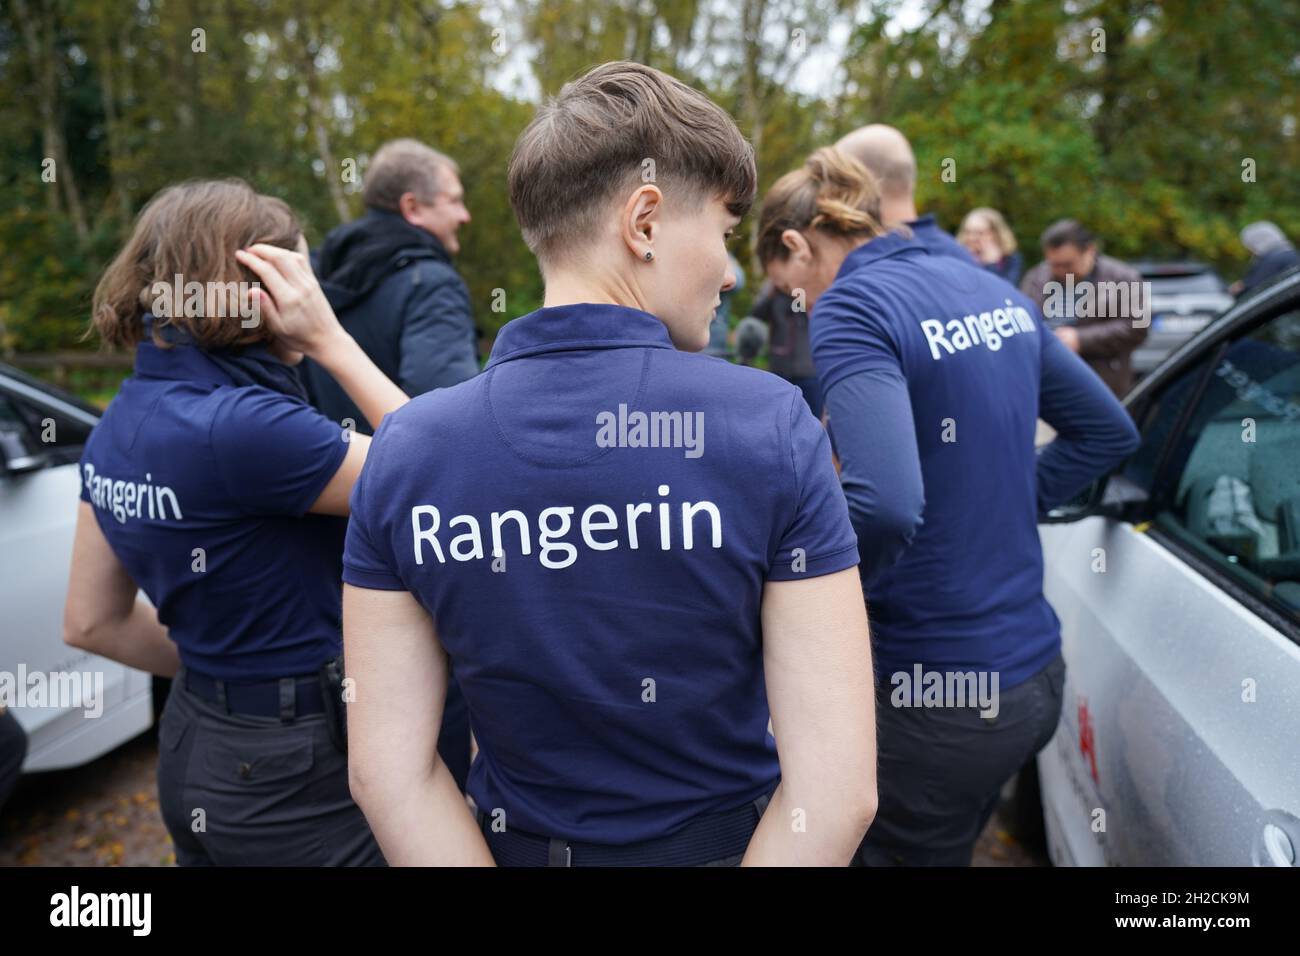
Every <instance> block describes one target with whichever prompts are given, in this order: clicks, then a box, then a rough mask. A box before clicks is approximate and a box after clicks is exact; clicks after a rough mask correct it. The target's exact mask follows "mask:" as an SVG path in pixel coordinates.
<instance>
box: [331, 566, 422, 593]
mask: <svg viewBox="0 0 1300 956" xmlns="http://www.w3.org/2000/svg"><path fill="white" fill-rule="evenodd" d="M343 583H344V584H351V585H352V586H353V587H358V588H369V589H370V590H372V591H405V590H407V587H406V584H405V582H404V581H402V579H401V578H399V577H396V576H395V575H393V574H390V573H389V572H387V571H374V570H371V569H370V568H359V567H357V566H356V565H355V564H348V563H347V562H346V561H345V562H344V563H343Z"/></svg>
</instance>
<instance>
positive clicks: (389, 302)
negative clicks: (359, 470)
mask: <svg viewBox="0 0 1300 956" xmlns="http://www.w3.org/2000/svg"><path fill="white" fill-rule="evenodd" d="M312 265H313V267H314V268H315V269H316V274H317V276H318V278H319V279H320V282H321V288H322V289H323V290H324V291H325V295H326V297H327V298H328V299H329V301H330V305H331V306H333V308H334V312H335V314H336V315H337V316H338V318H339V322H340V323H341V324H342V325H343V328H344V329H346V330H347V331H348V333H349V334H350V335H351V336H352V337H353V338H354V339H356V341H357V344H359V345H360V346H361V348H362V350H363V351H364V352H365V353H366V354H367V355H369V356H370V358H371V360H372V361H373V362H374V363H375V364H376V365H377V366H379V368H380V370H381V371H383V373H384V374H385V375H387V376H388V377H389V378H391V379H392V380H393V381H394V382H396V383H397V384H398V386H400V387H401V389H402V391H404V392H406V394H408V395H411V396H415V395H419V394H422V393H423V392H429V391H432V390H433V389H435V388H447V387H449V386H452V385H456V384H459V383H460V382H463V381H465V380H466V379H469V378H473V377H474V376H475V375H477V374H478V371H479V362H478V349H477V342H476V333H475V329H474V316H473V312H472V310H471V308H470V301H469V290H468V289H467V288H466V286H465V282H464V280H463V279H461V277H460V275H459V274H458V273H457V272H456V270H455V268H453V266H452V264H451V257H450V256H449V255H448V254H447V251H446V249H444V248H443V245H442V243H440V242H439V241H438V240H437V239H436V238H435V237H434V236H432V235H430V234H429V233H426V232H424V231H423V230H420V229H417V228H416V227H414V226H411V225H410V224H409V223H407V222H406V220H405V219H402V217H401V216H399V215H397V214H395V213H390V212H384V211H381V210H375V209H371V210H369V211H368V212H367V213H366V215H365V216H362V217H361V218H360V219H358V220H356V221H355V222H350V223H347V224H346V225H343V226H339V227H338V228H337V229H335V230H334V231H333V232H331V233H330V235H329V236H328V237H327V238H326V240H325V242H324V243H323V244H322V246H321V248H320V250H319V251H318V252H317V253H316V254H314V255H313V257H312ZM302 370H303V371H302V374H303V379H304V381H305V384H306V385H307V391H308V393H309V394H310V395H311V399H312V403H313V404H314V405H315V406H316V407H317V408H319V409H320V410H321V411H322V412H323V413H324V414H325V415H327V416H328V417H330V418H332V419H334V420H335V421H337V422H340V423H342V422H343V421H344V420H345V419H352V421H353V422H354V423H355V427H356V429H357V431H359V432H362V433H364V434H370V433H371V432H372V431H373V429H372V428H371V427H370V424H369V423H368V422H367V421H366V420H365V417H364V416H363V415H362V414H361V410H360V409H359V408H357V406H356V405H355V404H354V403H353V402H352V400H351V399H349V398H348V397H347V395H346V393H344V391H343V389H342V388H340V387H339V385H338V384H337V383H336V382H335V381H334V379H333V378H332V377H331V376H330V375H329V374H328V373H327V372H326V371H325V370H324V369H322V368H321V367H320V366H318V365H315V364H314V363H312V362H310V361H309V360H308V361H304V362H303V365H302Z"/></svg>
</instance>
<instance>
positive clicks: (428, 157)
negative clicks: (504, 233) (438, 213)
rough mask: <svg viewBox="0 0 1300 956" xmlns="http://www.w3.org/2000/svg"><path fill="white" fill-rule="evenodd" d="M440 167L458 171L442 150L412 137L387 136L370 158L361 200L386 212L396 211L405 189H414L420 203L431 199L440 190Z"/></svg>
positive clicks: (441, 184)
mask: <svg viewBox="0 0 1300 956" xmlns="http://www.w3.org/2000/svg"><path fill="white" fill-rule="evenodd" d="M444 169H449V170H451V171H452V172H453V173H455V174H456V175H457V176H459V175H460V167H459V166H457V165H456V161H455V160H453V159H452V158H451V157H450V156H448V155H447V154H446V153H440V152H438V151H437V150H436V149H434V148H433V147H432V146H426V145H424V143H421V142H419V141H418V140H414V139H394V140H391V141H389V142H387V143H385V144H384V145H383V146H380V147H379V150H378V151H377V152H376V153H375V155H374V156H373V157H372V158H371V160H370V166H369V167H368V168H367V169H366V176H365V186H364V188H363V189H362V190H361V200H362V202H364V203H365V204H366V205H367V206H371V207H373V208H375V209H387V210H389V211H390V212H396V211H397V209H398V203H399V202H400V201H401V198H402V196H403V195H404V194H406V193H414V194H415V198H416V199H418V200H420V202H422V203H431V202H433V199H434V197H435V196H437V195H438V193H439V192H442V191H443V181H442V170H444Z"/></svg>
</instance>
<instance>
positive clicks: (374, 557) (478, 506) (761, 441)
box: [343, 304, 858, 844]
mask: <svg viewBox="0 0 1300 956" xmlns="http://www.w3.org/2000/svg"><path fill="white" fill-rule="evenodd" d="M857 560H858V557H857V547H856V539H855V536H854V534H853V530H852V527H851V526H850V524H849V521H848V511H847V507H846V505H845V502H844V497H843V494H842V493H841V491H840V488H839V484H838V481H837V479H836V476H835V472H834V468H833V465H832V462H831V457H830V447H829V443H828V441H827V438H826V434H825V431H824V430H823V429H822V427H821V426H820V424H819V423H818V422H817V421H816V420H815V419H814V418H813V417H812V415H811V414H810V412H809V411H808V407H807V405H806V403H805V402H804V401H803V398H802V395H801V393H800V392H799V390H798V389H796V388H794V387H793V386H791V385H789V384H788V383H786V382H784V381H782V380H781V379H779V378H777V377H776V376H774V375H771V374H768V373H766V372H762V371H758V370H755V369H749V368H742V367H738V366H734V365H731V364H728V363H726V362H723V361H721V360H719V359H716V358H712V357H708V356H704V355H695V354H688V353H684V352H679V351H677V350H675V349H674V348H673V346H672V343H671V340H670V339H669V337H668V333H667V330H666V328H665V327H664V325H663V324H662V323H661V322H660V321H659V320H658V319H657V318H655V317H654V316H652V315H649V314H647V313H644V312H640V311H637V310H635V309H629V308H623V307H620V306H614V305H590V304H586V305H572V306H562V307H555V308H544V309H541V310H539V311H537V312H534V313H532V314H531V315H527V316H524V317H523V318H519V319H516V320H514V321H513V322H511V323H509V324H508V325H506V327H505V328H504V329H503V330H502V331H501V333H500V335H499V336H498V338H497V340H496V344H495V347H494V349H493V353H492V359H491V361H490V362H489V363H488V366H487V368H486V369H485V371H484V373H483V374H482V375H480V376H478V377H477V378H475V379H472V380H471V381H468V382H465V383H463V384H461V385H457V386H455V387H452V388H448V389H442V390H439V391H437V392H435V393H431V394H428V395H422V396H420V397H418V398H416V399H414V400H412V401H411V402H410V403H409V404H408V405H406V406H404V407H403V408H401V409H399V410H398V411H396V412H394V413H393V414H391V415H389V416H388V417H387V418H386V419H385V420H384V423H383V425H382V426H381V428H380V429H379V431H378V432H377V434H376V436H375V441H374V444H373V445H372V446H371V450H370V454H369V457H368V458H367V461H366V465H365V468H364V470H363V472H362V476H361V478H360V480H359V481H358V483H357V485H356V488H355V489H354V492H353V498H352V517H351V520H350V523H349V527H348V538H347V548H346V552H345V556H344V572H343V578H344V581H346V582H347V583H349V584H352V585H356V586H358V587H364V588H379V589H392V590H406V591H410V592H412V594H413V595H414V596H415V597H416V599H417V600H418V601H419V602H420V604H421V605H422V606H423V607H424V608H425V610H427V611H428V612H429V614H430V615H431V617H432V618H433V621H434V625H435V627H436V630H437V634H438V638H439V640H440V642H441V643H442V645H443V647H444V648H445V649H446V650H447V652H448V654H449V656H450V658H451V660H452V662H453V664H454V666H455V670H456V678H457V681H458V683H459V684H460V686H461V689H462V690H463V692H464V696H465V699H466V701H467V702H468V705H469V711H470V720H471V726H472V729H473V731H474V734H475V736H476V738H477V740H478V743H479V746H480V750H479V755H478V758H477V759H476V760H475V762H474V764H473V766H472V767H471V770H470V777H469V784H468V788H467V789H468V792H469V794H470V795H471V796H472V797H473V799H474V802H475V803H476V804H477V805H478V806H479V807H480V808H481V809H483V810H484V811H485V812H488V813H495V812H496V811H497V810H501V811H503V812H504V813H505V819H506V825H507V826H509V827H513V828H518V829H520V830H523V831H526V832H531V833H537V834H542V835H546V836H552V837H560V838H565V839H571V840H582V841H590V842H597V843H613V844H623V843H629V842H635V841H639V840H645V839H650V838H654V837H658V836H662V835H665V834H667V833H670V832H672V831H673V830H675V829H677V828H679V827H680V826H682V825H683V824H685V823H686V822H687V821H689V820H690V819H691V818H692V817H695V816H696V815H698V814H702V813H710V812H715V811H722V810H727V809H731V808H734V807H738V806H741V805H743V804H744V803H746V802H748V801H751V800H753V799H755V798H757V797H758V796H760V795H762V794H763V793H766V792H768V791H769V790H771V789H772V788H773V787H774V786H775V784H776V781H777V778H778V776H779V765H778V763H777V758H776V750H775V745H774V741H773V738H772V737H771V736H770V735H769V733H768V720H769V716H770V714H769V710H768V706H767V700H766V692H765V687H764V681H763V668H762V632H761V626H760V608H761V602H762V595H763V588H764V584H765V582H767V581H781V580H795V579H799V578H801V577H811V576H816V575H821V574H828V573H831V572H835V571H840V570H843V569H845V568H849V567H853V566H854V565H855V564H856V563H857Z"/></svg>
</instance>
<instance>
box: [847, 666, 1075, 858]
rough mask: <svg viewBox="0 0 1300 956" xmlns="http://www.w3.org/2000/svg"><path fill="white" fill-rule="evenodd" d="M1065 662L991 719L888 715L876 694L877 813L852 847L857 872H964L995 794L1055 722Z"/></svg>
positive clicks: (886, 687) (1013, 694)
mask: <svg viewBox="0 0 1300 956" xmlns="http://www.w3.org/2000/svg"><path fill="white" fill-rule="evenodd" d="M1064 684H1065V660H1064V659H1063V658H1062V657H1061V656H1060V655H1058V656H1057V657H1056V659H1055V660H1054V661H1052V663H1050V664H1048V665H1047V666H1046V667H1045V668H1043V669H1042V670H1041V671H1039V672H1038V673H1037V674H1035V675H1034V676H1033V677H1031V678H1029V679H1028V680H1027V681H1024V682H1023V683H1020V684H1017V685H1016V686H1015V687H1012V688H1010V689H1009V690H1005V691H1002V692H1000V693H999V695H998V697H999V708H998V714H997V716H996V717H994V718H984V717H981V716H980V711H979V708H978V707H894V706H892V705H891V703H890V694H891V692H892V691H893V689H894V688H893V687H892V686H891V685H890V684H888V683H882V684H880V685H879V686H878V689H877V694H876V747H877V750H878V752H879V768H878V771H877V775H876V787H877V792H878V794H879V809H878V811H877V813H876V818H875V820H874V821H873V822H872V824H871V829H870V830H868V831H867V835H866V838H865V839H864V840H863V841H862V845H861V846H860V847H859V848H858V854H857V857H856V859H855V861H854V862H855V864H856V865H859V866H969V865H970V861H971V854H972V853H973V852H974V849H975V841H976V840H977V839H978V838H979V835H980V833H981V832H983V830H984V827H985V825H987V823H988V821H989V818H990V817H991V816H992V815H993V811H994V809H996V807H997V802H998V795H999V793H1000V791H1001V789H1002V785H1003V784H1005V783H1006V782H1007V781H1008V780H1009V779H1011V777H1013V776H1014V775H1015V774H1016V772H1017V771H1018V770H1019V769H1020V768H1021V767H1022V766H1024V764H1025V763H1026V762H1027V761H1028V760H1029V759H1030V758H1032V757H1033V756H1034V754H1036V753H1038V751H1040V750H1042V749H1043V747H1045V746H1046V745H1047V742H1048V741H1049V740H1051V739H1052V735H1053V734H1054V733H1055V732H1056V725H1057V723H1058V722H1059V721H1060V719H1061V691H1062V688H1063V687H1064Z"/></svg>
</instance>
